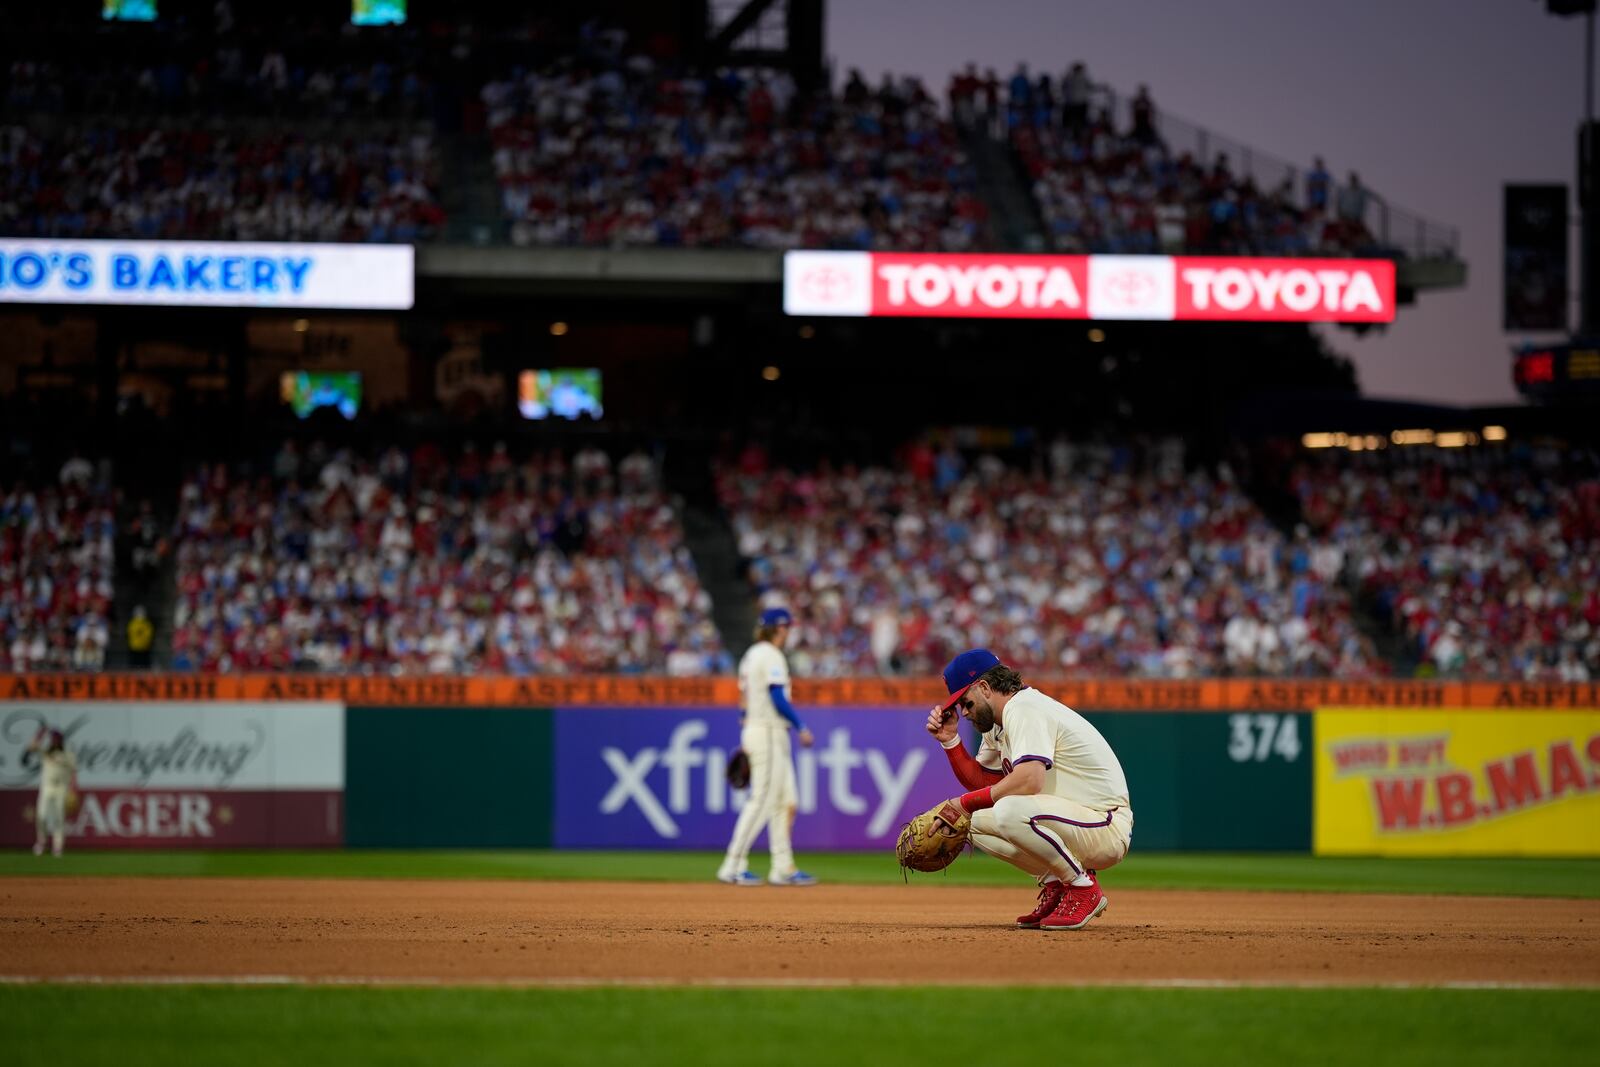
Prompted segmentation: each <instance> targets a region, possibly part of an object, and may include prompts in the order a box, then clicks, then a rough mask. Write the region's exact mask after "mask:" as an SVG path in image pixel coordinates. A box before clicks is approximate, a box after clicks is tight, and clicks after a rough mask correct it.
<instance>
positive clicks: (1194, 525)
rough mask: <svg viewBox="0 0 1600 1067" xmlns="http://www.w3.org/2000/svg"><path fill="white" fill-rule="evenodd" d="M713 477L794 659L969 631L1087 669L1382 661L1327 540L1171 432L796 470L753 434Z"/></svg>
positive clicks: (799, 666)
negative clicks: (781, 464)
mask: <svg viewBox="0 0 1600 1067" xmlns="http://www.w3.org/2000/svg"><path fill="white" fill-rule="evenodd" d="M716 479H717V486H718V492H719V494H720V496H721V499H722V502H723V505H724V507H725V508H726V509H727V511H728V513H729V515H730V517H731V520H732V523H733V527H734V531H735V534H736V536H737V538H738V544H739V549H740V552H741V554H742V555H743V556H744V557H745V558H746V559H747V560H748V563H749V572H750V577H751V581H752V583H753V585H754V588H755V590H756V592H757V594H758V596H759V598H760V600H761V602H762V603H763V605H769V604H783V605H786V606H789V607H791V608H793V609H794V610H795V612H796V615H797V618H798V632H799V640H798V641H796V642H794V644H793V651H792V653H791V659H792V660H793V662H794V663H795V667H796V670H797V672H799V673H801V674H811V675H823V676H837V675H850V674H858V673H867V674H870V673H885V674H887V673H902V672H907V673H927V672H930V671H937V670H938V669H939V667H940V666H941V665H942V664H943V663H944V662H945V661H946V660H947V659H948V658H949V656H951V655H952V654H954V653H955V652H957V651H960V650H961V649H963V648H968V647H972V646H974V645H980V646H990V647H994V648H998V649H1004V650H1005V651H1006V658H1007V660H1008V662H1014V663H1016V664H1018V665H1019V666H1022V667H1024V668H1026V669H1031V670H1040V669H1043V670H1065V671H1071V672H1074V673H1082V674H1085V675H1091V676H1092V675H1131V676H1144V677H1173V678H1187V677H1196V676H1203V675H1218V674H1272V675H1285V674H1287V675H1327V674H1339V675H1342V676H1346V677H1363V676H1372V675H1374V674H1379V673H1383V672H1384V671H1385V670H1386V666H1385V664H1384V663H1383V661H1382V660H1381V659H1380V658H1379V656H1378V655H1377V653H1376V650H1375V649H1374V647H1373V645H1372V643H1371V641H1370V640H1369V639H1368V638H1367V637H1366V636H1365V635H1364V634H1363V633H1362V632H1361V631H1360V630H1359V629H1358V628H1357V626H1356V625H1355V621H1354V618H1353V614H1352V605H1351V598H1350V597H1349V595H1348V594H1347V593H1346V591H1345V590H1344V588H1343V586H1342V585H1341V584H1339V582H1338V580H1337V579H1338V577H1339V575H1340V573H1341V571H1342V567H1343V558H1342V556H1341V553H1340V549H1339V546H1338V545H1336V544H1333V543H1329V542H1325V541H1315V540H1312V539H1311V538H1309V537H1307V536H1304V535H1301V536H1297V537H1295V538H1292V539H1291V538H1286V537H1285V536H1284V535H1283V534H1282V533H1280V532H1279V531H1278V530H1277V529H1276V528H1275V527H1274V526H1273V525H1272V524H1271V523H1270V522H1269V521H1268V520H1267V519H1266V517H1265V516H1264V515H1263V514H1262V512H1261V511H1260V509H1259V508H1257V507H1256V505H1255V504H1254V503H1252V502H1251V500H1250V498H1249V497H1248V496H1247V495H1246V494H1245V493H1244V492H1243V491H1242V490H1241V489H1240V488H1239V486H1238V485H1237V484H1235V481H1234V479H1233V476H1232V474H1231V472H1230V471H1229V470H1228V469H1227V468H1226V467H1221V468H1219V469H1217V470H1215V471H1204V470H1196V471H1185V469H1184V462H1183V458H1182V447H1181V445H1180V444H1176V443H1173V442H1168V443H1165V444H1163V445H1161V446H1160V447H1157V448H1153V449H1151V450H1150V451H1149V452H1148V454H1147V455H1146V456H1145V457H1143V458H1142V459H1141V457H1139V456H1138V455H1137V453H1136V452H1135V451H1134V450H1132V449H1128V448H1112V447H1104V446H1078V445H1073V444H1071V443H1069V442H1066V441H1064V440H1063V441H1058V442H1055V443H1054V444H1053V445H1052V446H1051V447H1050V449H1049V451H1048V462H1047V463H1046V464H1043V465H1042V466H1040V468H1039V469H1031V470H1025V469H1022V468H1020V467H1012V466H1007V465H1005V464H1004V463H1003V462H1001V461H1000V460H998V459H997V458H995V457H994V456H992V455H985V456H981V457H979V458H978V459H977V460H976V461H975V462H974V463H973V464H971V465H970V466H969V465H968V464H967V462H966V461H965V460H964V459H963V458H962V456H961V455H960V454H959V453H958V452H957V451H956V450H954V449H953V448H946V449H944V450H943V451H941V452H935V451H934V450H933V449H931V448H930V447H927V446H920V445H919V446H915V447H913V448H912V449H911V450H910V451H909V452H908V453H907V454H906V455H905V456H904V457H903V458H902V461H901V463H900V464H898V465H897V466H896V467H894V468H892V469H891V468H885V467H867V468H859V469H858V468H854V467H841V468H839V469H836V470H835V469H830V468H826V467H824V468H820V469H818V470H815V471H802V472H795V471H790V470H782V469H769V468H768V465H767V464H766V462H765V459H764V456H763V455H762V454H761V453H760V451H759V450H758V449H752V450H749V451H747V452H746V454H745V455H744V456H742V457H740V459H739V460H738V461H737V462H735V463H730V464H725V465H723V466H722V467H721V468H720V469H719V470H718V471H717V474H716Z"/></svg>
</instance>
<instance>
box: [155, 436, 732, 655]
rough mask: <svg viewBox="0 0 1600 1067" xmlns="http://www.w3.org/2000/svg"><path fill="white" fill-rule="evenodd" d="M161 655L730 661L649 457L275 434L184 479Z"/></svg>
mask: <svg viewBox="0 0 1600 1067" xmlns="http://www.w3.org/2000/svg"><path fill="white" fill-rule="evenodd" d="M173 540H174V543H175V546H176V547H175V558H176V562H177V606H176V610H175V613H174V618H173V620H172V621H173V641H172V652H173V666H174V667H175V668H177V669H186V670H201V671H228V670H284V669H297V670H321V671H341V672H351V673H385V674H438V673H469V672H487V673H508V674H527V673H574V672H585V671H594V672H645V671H649V672H655V673H672V674H705V673H715V672H724V671H727V670H730V669H731V667H732V664H731V662H730V661H729V659H728V656H727V654H726V653H725V652H724V651H723V650H722V648H721V645H720V642H719V639H718V636H717V631H716V628H715V627H714V626H713V625H712V624H711V622H710V618H709V609H710V599H709V597H708V596H707V594H706V592H705V590H704V589H703V588H701V585H700V583H699V580H698V578H697V576H696V574H695V569H694V564H693V562H692V560H691V559H690V557H689V554H688V551H687V550H686V549H685V547H684V544H683V534H682V529H681V526H680V524H679V520H678V516H677V513H676V511H675V509H674V506H673V504H672V502H671V500H670V499H669V498H668V497H667V496H666V495H665V494H664V493H663V492H662V490H661V488H660V485H659V480H658V476H657V471H656V468H655V465H654V463H653V461H652V460H651V459H650V457H648V456H647V455H645V454H643V453H640V452H635V453H632V454H630V455H628V456H627V457H625V458H624V459H623V460H622V461H621V462H620V463H619V464H617V465H616V466H615V467H613V464H612V460H611V457H610V456H609V455H607V454H606V453H605V452H603V451H600V450H598V449H595V448H585V449H583V450H580V451H578V452H577V453H576V454H574V455H573V456H571V458H570V459H569V458H568V457H567V456H565V455H564V454H562V453H561V452H559V451H551V452H545V453H538V454H534V455H531V456H528V457H526V458H523V459H521V460H520V461H519V460H517V459H515V458H513V457H512V455H511V454H510V452H509V451H508V450H507V449H506V448H505V447H504V446H503V445H496V446H495V447H494V448H493V449H492V450H491V451H489V452H488V453H487V454H484V453H481V452H479V451H478V450H477V449H476V448H474V447H473V446H471V445H470V444H469V445H466V446H464V447H463V448H462V450H461V451H460V452H459V453H458V454H456V455H450V456H447V455H446V454H444V453H443V452H442V451H441V450H440V449H438V448H437V447H435V446H432V445H423V446H421V447H419V448H417V449H415V450H413V451H410V452H407V451H402V450H400V449H397V448H390V449H388V450H386V451H384V452H383V453H382V454H381V455H378V456H376V457H372V458H368V457H363V456H358V455H354V454H351V453H350V452H348V451H335V452H330V451H329V450H327V449H325V448H321V447H315V446H314V447H312V448H308V449H307V450H306V451H305V452H303V453H302V452H301V451H300V450H299V449H298V448H297V447H296V446H295V445H294V444H293V443H292V442H286V443H285V444H284V445H283V446H282V447H281V448H280V449H279V451H278V452H277V454H276V455H275V456H274V457H273V459H272V461H271V465H270V468H269V469H267V470H263V471H260V472H253V471H249V470H243V469H241V470H238V471H230V470H229V469H227V468H226V467H225V466H223V465H220V464H212V465H202V466H201V467H199V468H197V469H196V470H195V471H194V473H193V474H192V475H191V476H190V477H189V478H188V479H187V480H186V481H185V482H184V485H183V487H182V491H181V495H180V500H179V510H178V516H177V525H176V531H175V534H174V539H173Z"/></svg>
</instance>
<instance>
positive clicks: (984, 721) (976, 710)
mask: <svg viewBox="0 0 1600 1067" xmlns="http://www.w3.org/2000/svg"><path fill="white" fill-rule="evenodd" d="M972 725H974V726H976V727H977V728H978V732H979V733H980V734H986V733H988V732H989V731H990V730H992V729H994V708H992V707H990V705H989V702H988V701H984V702H983V703H982V704H980V703H978V702H977V700H973V702H972Z"/></svg>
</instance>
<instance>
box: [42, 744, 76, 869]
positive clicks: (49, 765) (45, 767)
mask: <svg viewBox="0 0 1600 1067" xmlns="http://www.w3.org/2000/svg"><path fill="white" fill-rule="evenodd" d="M77 769H78V760H77V757H75V756H74V755H73V754H72V753H71V752H68V751H67V750H66V749H64V748H63V749H60V750H58V751H55V752H41V753H40V754H39V800H38V802H37V804H36V805H35V806H34V823H35V825H36V826H37V827H38V830H39V841H40V842H41V843H42V842H43V841H44V839H45V835H46V834H50V835H52V836H54V838H55V847H56V850H57V851H58V852H59V851H60V850H61V840H62V838H63V837H64V836H65V834H66V830H67V790H68V789H70V788H71V787H72V776H73V774H74V773H75V772H76V771H77Z"/></svg>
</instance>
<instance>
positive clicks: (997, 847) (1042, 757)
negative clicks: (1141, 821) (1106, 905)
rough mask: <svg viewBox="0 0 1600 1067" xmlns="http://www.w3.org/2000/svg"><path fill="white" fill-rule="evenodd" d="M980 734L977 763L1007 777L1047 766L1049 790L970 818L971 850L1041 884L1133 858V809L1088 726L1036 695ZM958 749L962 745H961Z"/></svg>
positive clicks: (1009, 705)
mask: <svg viewBox="0 0 1600 1067" xmlns="http://www.w3.org/2000/svg"><path fill="white" fill-rule="evenodd" d="M1001 716H1002V718H1003V719H1004V720H1005V722H1004V725H1003V726H1002V725H1001V724H999V723H996V724H995V726H994V727H993V728H991V729H990V730H989V732H988V733H986V734H984V735H983V743H982V744H981V745H980V746H979V748H978V763H979V764H981V765H982V766H983V767H985V768H986V769H988V770H991V771H1001V772H1003V773H1005V774H1010V773H1011V770H1012V768H1014V767H1016V766H1017V765H1018V764H1020V763H1027V762H1029V761H1037V762H1039V763H1042V764H1044V768H1045V780H1044V789H1043V790H1042V791H1040V792H1039V793H1036V794H1034V795H1032V796H1015V795H1013V796H1007V797H1001V798H1000V799H999V800H997V801H995V803H994V806H993V807H992V808H985V809H984V810H982V811H979V812H977V813H976V814H974V815H973V816H972V843H973V844H974V845H976V846H977V847H978V848H981V849H983V851H985V852H987V853H989V855H991V856H995V857H998V858H999V859H1003V860H1005V861H1006V862H1007V863H1010V864H1012V865H1013V866H1016V867H1020V868H1021V869H1022V870H1024V871H1027V872H1028V873H1029V874H1031V875H1033V877H1034V878H1035V879H1037V880H1039V881H1044V880H1045V879H1047V878H1048V877H1049V876H1051V875H1054V876H1055V877H1057V878H1060V879H1061V880H1062V881H1064V882H1071V881H1072V880H1073V879H1075V878H1078V877H1079V876H1080V875H1082V874H1084V872H1085V871H1103V870H1105V869H1106V868H1107V867H1110V866H1112V865H1114V864H1116V863H1119V862H1121V860H1122V858H1123V857H1124V856H1126V855H1127V854H1128V846H1129V844H1130V843H1131V842H1132V840H1133V808H1132V807H1131V806H1130V805H1129V803H1128V779H1127V777H1126V776H1125V775H1124V774H1123V773H1122V764H1121V763H1119V762H1118V761H1117V756H1116V753H1114V752H1112V751H1111V746H1110V745H1109V744H1107V743H1106V739H1105V738H1104V737H1102V736H1101V734H1100V731H1099V730H1096V729H1095V728H1094V727H1093V726H1092V725H1091V724H1090V723H1089V721H1088V720H1087V719H1085V718H1084V717H1083V716H1082V715H1079V714H1078V713H1077V712H1075V711H1073V710H1072V709H1071V708H1069V707H1067V706H1066V705H1065V704H1062V703H1061V702H1059V701H1056V700H1052V699H1051V698H1050V697H1047V696H1045V695H1044V694H1043V693H1041V692H1039V691H1038V690H1037V689H1022V690H1020V691H1018V692H1017V693H1015V694H1013V695H1012V697H1011V699H1010V700H1008V701H1007V702H1006V705H1005V708H1004V709H1003V710H1002V712H1001ZM958 743H959V742H958Z"/></svg>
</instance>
